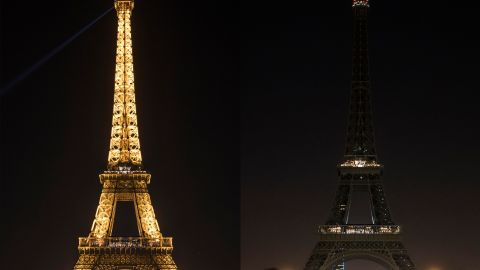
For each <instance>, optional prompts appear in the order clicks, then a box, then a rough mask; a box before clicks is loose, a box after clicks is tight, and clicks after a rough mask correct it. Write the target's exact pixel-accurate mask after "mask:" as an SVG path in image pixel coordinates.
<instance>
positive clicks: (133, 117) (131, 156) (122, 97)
mask: <svg viewBox="0 0 480 270" xmlns="http://www.w3.org/2000/svg"><path fill="white" fill-rule="evenodd" d="M133 5H134V1H133V0H115V9H116V10H117V17H118V28H117V29H118V30H117V55H116V64H115V92H114V97H113V119H112V132H111V138H110V150H109V153H108V169H109V170H113V171H118V170H131V169H133V170H135V169H138V168H140V167H141V165H142V153H141V151H140V140H139V133H138V123H137V109H136V105H135V83H134V74H133V55H132V33H131V22H130V17H131V15H132V10H133Z"/></svg>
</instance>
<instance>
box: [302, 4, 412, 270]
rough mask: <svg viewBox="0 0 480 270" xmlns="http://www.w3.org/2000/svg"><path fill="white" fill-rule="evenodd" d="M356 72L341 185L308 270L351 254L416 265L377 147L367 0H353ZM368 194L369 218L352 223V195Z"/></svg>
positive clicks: (397, 267) (403, 267) (324, 268)
mask: <svg viewBox="0 0 480 270" xmlns="http://www.w3.org/2000/svg"><path fill="white" fill-rule="evenodd" d="M352 9H353V21H354V23H353V25H354V30H353V34H354V37H353V59H352V62H353V74H352V89H351V95H350V113H349V118H348V127H347V137H346V149H345V156H344V160H343V161H342V162H341V163H340V164H339V165H338V167H337V168H338V175H339V180H340V183H339V186H338V190H337V194H336V196H335V202H334V206H333V208H332V210H331V213H330V216H329V218H328V220H327V222H326V224H325V225H322V226H320V227H319V233H320V241H319V242H318V244H317V245H316V246H315V248H314V250H313V252H312V255H311V256H310V259H309V260H308V262H307V264H306V266H305V270H332V269H335V270H337V269H344V266H345V265H344V262H345V261H348V260H349V259H358V258H364V259H369V260H372V261H375V262H377V263H379V264H381V265H383V266H385V267H386V268H388V269H391V270H414V269H415V266H414V264H413V262H412V260H411V259H410V257H409V255H408V253H407V250H406V249H405V247H404V245H403V243H402V241H401V238H400V236H401V228H400V226H398V225H396V224H395V223H394V222H393V220H392V217H391V215H390V210H389V208H388V205H387V201H386V199H385V194H384V191H383V182H382V170H383V165H381V164H380V163H379V162H378V159H377V153H376V149H375V138H374V128H373V120H372V108H371V99H370V78H369V71H368V65H369V64H368V30H367V25H368V10H369V1H368V0H354V1H353V5H352ZM357 193H363V194H366V195H367V197H368V198H369V205H370V218H371V222H369V224H352V223H350V222H349V217H350V214H351V209H352V196H353V195H354V194H357Z"/></svg>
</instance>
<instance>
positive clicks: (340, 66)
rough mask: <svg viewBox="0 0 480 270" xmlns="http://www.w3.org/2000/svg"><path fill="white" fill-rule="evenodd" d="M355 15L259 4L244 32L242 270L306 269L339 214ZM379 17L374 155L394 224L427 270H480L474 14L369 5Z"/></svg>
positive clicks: (444, 7) (441, 5) (343, 7)
mask: <svg viewBox="0 0 480 270" xmlns="http://www.w3.org/2000/svg"><path fill="white" fill-rule="evenodd" d="M350 4H351V2H350V1H347V0H345V1H311V2H288V3H285V4H282V3H281V2H276V3H275V4H274V5H273V4H271V3H269V4H266V3H265V4H259V5H257V6H255V11H252V13H253V15H252V16H250V23H249V24H248V27H246V28H245V29H244V31H243V36H242V43H241V44H242V45H241V48H242V50H241V56H242V57H241V59H242V62H241V65H240V66H241V67H242V72H241V74H245V76H244V78H243V80H242V81H241V89H242V99H241V108H242V125H241V133H242V137H241V144H242V183H243V185H242V262H243V264H242V268H241V269H242V270H254V269H266V268H268V267H278V268H279V269H280V270H300V269H302V267H303V266H304V264H305V263H306V261H307V259H308V257H309V256H310V253H311V251H312V249H313V247H314V245H315V243H316V242H317V235H316V234H315V231H316V228H317V225H320V224H323V223H324V222H325V221H326V219H327V216H328V213H329V211H330V208H331V207H332V204H333V199H334V195H335V191H336V185H337V183H338V180H337V176H336V175H337V174H336V165H337V164H338V163H339V162H340V161H341V160H342V155H343V152H344V146H345V141H344V140H345V130H346V120H347V111H348V95H349V91H350V79H351V51H352V49H351V46H352V45H351V42H352V17H351V16H352V12H351V8H350ZM245 6H247V4H246V5H245ZM369 18H370V20H369V23H370V26H369V30H370V36H369V39H370V40H369V41H370V60H371V73H370V74H371V79H372V95H373V103H374V104H373V110H374V122H375V126H376V141H377V152H378V157H379V160H380V162H381V163H383V164H384V165H385V171H384V183H385V189H386V196H387V200H388V201H389V205H390V210H391V212H392V215H393V218H394V221H395V222H397V223H398V224H400V225H402V226H403V230H404V243H405V245H406V246H407V248H408V249H409V252H410V255H411V257H412V259H413V260H414V262H415V263H416V265H417V267H418V269H421V270H433V269H439V270H475V269H480V268H479V266H478V264H479V263H478V258H479V254H480V244H479V242H480V233H479V232H478V229H477V226H478V223H479V222H480V216H479V213H480V203H479V202H478V194H479V191H480V184H479V180H478V179H479V178H478V167H479V166H478V164H479V162H480V156H479V155H478V153H479V152H480V144H479V143H478V140H479V139H478V138H480V128H479V125H478V124H479V120H478V119H479V118H480V111H479V110H478V102H479V99H478V96H479V95H478V92H479V84H478V72H479V68H478V63H479V60H480V53H479V50H478V48H479V47H480V42H479V41H478V40H477V39H478V25H479V23H478V20H477V18H478V9H476V8H475V7H474V6H471V5H461V4H460V3H459V2H457V1H429V0H427V1H371V8H370V16H369ZM434 267H437V268H434ZM350 269H355V270H373V268H366V267H365V268H350ZM375 270H377V269H376V268H375Z"/></svg>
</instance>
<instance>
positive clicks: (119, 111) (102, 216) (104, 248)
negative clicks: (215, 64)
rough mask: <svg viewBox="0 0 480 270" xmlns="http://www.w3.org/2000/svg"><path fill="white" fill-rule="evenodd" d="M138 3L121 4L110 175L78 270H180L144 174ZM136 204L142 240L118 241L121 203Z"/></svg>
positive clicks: (82, 241) (83, 240) (82, 243)
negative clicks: (136, 62) (136, 64)
mask: <svg viewBox="0 0 480 270" xmlns="http://www.w3.org/2000/svg"><path fill="white" fill-rule="evenodd" d="M133 5H134V0H115V9H116V11H117V17H118V33H117V55H116V65H115V91H114V103H113V120H112V133H111V139H110V150H109V153H108V170H107V171H105V172H104V173H102V174H100V175H99V176H100V183H101V185H102V188H103V189H102V193H101V194H100V201H99V204H98V207H97V211H96V214H95V219H94V221H93V224H92V228H91V231H90V234H89V235H88V237H80V238H79V244H78V251H79V253H80V256H79V259H78V261H77V263H76V265H75V267H74V269H76V270H80V269H81V270H87V269H88V270H117V269H129V270H176V269H177V266H176V265H175V262H174V261H173V258H172V251H173V244H172V238H171V237H163V235H162V233H161V232H160V227H159V226H158V222H157V219H156V217H155V212H154V209H153V206H152V202H151V200H150V195H149V193H148V189H147V185H148V184H149V183H150V178H151V175H150V174H149V173H147V172H146V171H144V170H143V169H142V155H141V152H140V140H139V134H138V124H137V113H136V106H135V87H134V75H133V56H132V37H131V22H130V17H131V15H132V10H133ZM119 201H130V202H132V203H133V204H134V207H135V213H136V219H137V225H138V232H139V237H112V229H113V225H114V221H115V209H116V206H117V202H119Z"/></svg>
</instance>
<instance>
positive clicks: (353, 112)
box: [342, 0, 378, 166]
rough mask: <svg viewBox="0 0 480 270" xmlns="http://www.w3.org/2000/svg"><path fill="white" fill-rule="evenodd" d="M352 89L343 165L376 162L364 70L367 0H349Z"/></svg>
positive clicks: (367, 74)
mask: <svg viewBox="0 0 480 270" xmlns="http://www.w3.org/2000/svg"><path fill="white" fill-rule="evenodd" d="M352 8H353V25H354V31H353V55H352V66H353V67H352V90H351V94H350V112H349V117H348V128H347V139H346V149H345V160H344V163H343V164H342V165H343V166H371V165H373V166H377V165H378V164H377V163H376V161H377V153H376V149H375V138H374V128H373V119H372V108H371V100H370V78H369V71H368V67H369V66H368V65H369V64H368V30H367V26H368V8H369V2H368V0H353V4H352Z"/></svg>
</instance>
